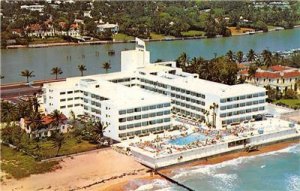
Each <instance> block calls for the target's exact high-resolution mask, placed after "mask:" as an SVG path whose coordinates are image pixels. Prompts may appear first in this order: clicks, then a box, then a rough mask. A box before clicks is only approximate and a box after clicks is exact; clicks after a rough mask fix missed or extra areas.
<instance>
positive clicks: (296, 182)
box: [287, 175, 300, 191]
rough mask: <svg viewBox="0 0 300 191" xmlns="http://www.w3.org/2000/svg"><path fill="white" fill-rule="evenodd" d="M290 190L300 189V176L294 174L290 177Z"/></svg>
mask: <svg viewBox="0 0 300 191" xmlns="http://www.w3.org/2000/svg"><path fill="white" fill-rule="evenodd" d="M287 181H288V187H287V189H288V191H299V190H300V176H297V175H292V176H290V177H289V178H288V180H287Z"/></svg>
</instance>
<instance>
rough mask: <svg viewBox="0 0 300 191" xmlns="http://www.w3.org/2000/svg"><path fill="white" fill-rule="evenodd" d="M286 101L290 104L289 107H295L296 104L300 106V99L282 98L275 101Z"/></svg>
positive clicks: (285, 102)
mask: <svg viewBox="0 0 300 191" xmlns="http://www.w3.org/2000/svg"><path fill="white" fill-rule="evenodd" d="M279 102H281V103H284V104H286V105H288V106H289V107H295V106H300V100H299V99H280V100H277V101H275V103H279Z"/></svg>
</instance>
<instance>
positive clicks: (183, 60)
mask: <svg viewBox="0 0 300 191" xmlns="http://www.w3.org/2000/svg"><path fill="white" fill-rule="evenodd" d="M188 62H189V58H188V56H187V54H186V53H185V52H183V53H181V55H180V56H179V57H178V58H177V60H176V63H177V65H178V66H179V67H180V68H183V69H184V68H185V67H186V66H187V64H188Z"/></svg>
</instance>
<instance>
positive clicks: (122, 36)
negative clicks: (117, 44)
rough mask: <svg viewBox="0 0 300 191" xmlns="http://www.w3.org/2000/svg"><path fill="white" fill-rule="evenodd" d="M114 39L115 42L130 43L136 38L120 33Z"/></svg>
mask: <svg viewBox="0 0 300 191" xmlns="http://www.w3.org/2000/svg"><path fill="white" fill-rule="evenodd" d="M113 39H114V40H115V41H130V40H134V37H133V36H128V35H127V34H123V33H118V34H115V35H114V36H113Z"/></svg>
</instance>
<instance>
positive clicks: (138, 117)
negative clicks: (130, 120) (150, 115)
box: [134, 115, 142, 120]
mask: <svg viewBox="0 0 300 191" xmlns="http://www.w3.org/2000/svg"><path fill="white" fill-rule="evenodd" d="M141 118H142V116H141V115H136V116H134V119H135V120H138V119H141Z"/></svg>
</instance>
